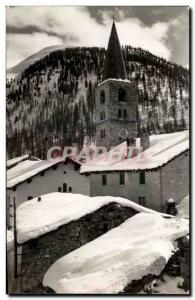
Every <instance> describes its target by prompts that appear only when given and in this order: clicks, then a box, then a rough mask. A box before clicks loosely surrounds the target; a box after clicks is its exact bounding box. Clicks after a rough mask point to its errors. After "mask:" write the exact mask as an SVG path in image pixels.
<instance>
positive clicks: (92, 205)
mask: <svg viewBox="0 0 195 300" xmlns="http://www.w3.org/2000/svg"><path fill="white" fill-rule="evenodd" d="M113 202H114V203H118V204H120V205H123V206H128V207H131V208H133V209H134V210H136V211H138V212H146V213H154V214H159V213H157V212H156V211H153V210H151V209H148V208H145V207H143V206H141V205H139V204H136V203H134V202H132V201H130V200H127V199H125V198H120V197H111V196H103V197H101V196H100V197H88V196H85V195H82V194H72V193H57V192H56V193H50V194H46V195H43V196H41V201H38V200H37V198H34V199H32V200H28V201H26V202H24V203H22V204H21V205H20V206H19V207H18V208H17V241H18V243H20V244H22V243H24V242H26V241H28V240H30V239H33V238H36V237H39V236H41V235H43V234H45V233H47V232H50V231H52V230H55V229H57V228H58V227H59V226H61V225H64V224H68V223H69V222H71V221H74V220H78V219H80V218H81V217H83V216H85V215H87V214H90V213H92V212H94V211H96V210H98V209H99V208H101V207H102V206H105V205H107V204H109V203H113Z"/></svg>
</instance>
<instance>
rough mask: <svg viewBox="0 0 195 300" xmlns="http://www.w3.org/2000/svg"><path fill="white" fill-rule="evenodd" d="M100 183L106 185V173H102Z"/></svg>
mask: <svg viewBox="0 0 195 300" xmlns="http://www.w3.org/2000/svg"><path fill="white" fill-rule="evenodd" d="M102 185H107V176H106V174H103V175H102Z"/></svg>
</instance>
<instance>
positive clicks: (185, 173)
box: [161, 151, 189, 211]
mask: <svg viewBox="0 0 195 300" xmlns="http://www.w3.org/2000/svg"><path fill="white" fill-rule="evenodd" d="M161 172H162V173H161V181H162V207H163V210H164V211H166V202H167V200H168V199H170V198H173V199H174V200H175V201H176V203H180V201H181V200H182V199H183V198H184V197H185V196H187V195H189V151H186V152H185V153H183V154H181V155H179V156H178V157H176V158H175V159H173V160H172V161H170V162H169V163H168V164H167V165H165V166H164V167H163V168H162V171H161Z"/></svg>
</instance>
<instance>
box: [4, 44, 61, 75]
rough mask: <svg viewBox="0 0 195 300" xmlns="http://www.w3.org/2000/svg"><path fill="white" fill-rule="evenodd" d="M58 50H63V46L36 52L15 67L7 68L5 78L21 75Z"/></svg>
mask: <svg viewBox="0 0 195 300" xmlns="http://www.w3.org/2000/svg"><path fill="white" fill-rule="evenodd" d="M59 49H65V45H56V46H50V47H46V48H43V49H41V50H40V51H38V52H36V53H35V54H33V55H31V56H29V57H27V58H26V59H24V60H22V61H21V62H20V63H18V64H17V65H16V66H14V67H12V68H9V69H8V70H7V74H6V75H7V78H9V75H10V74H14V75H18V74H20V73H22V72H23V71H24V70H25V69H26V68H28V67H29V66H30V65H32V64H34V63H35V62H36V61H38V60H40V59H42V58H43V57H45V56H46V55H48V54H49V53H51V52H52V51H55V50H59ZM12 77H13V76H12Z"/></svg>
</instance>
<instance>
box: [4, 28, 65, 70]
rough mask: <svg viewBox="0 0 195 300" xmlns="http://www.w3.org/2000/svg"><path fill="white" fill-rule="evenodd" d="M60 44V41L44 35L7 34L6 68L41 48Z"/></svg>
mask: <svg viewBox="0 0 195 300" xmlns="http://www.w3.org/2000/svg"><path fill="white" fill-rule="evenodd" d="M59 44H61V39H59V38H57V37H51V36H48V35H47V34H45V33H33V34H17V35H16V34H8V35H7V68H10V67H12V66H14V65H16V64H17V63H18V62H20V61H22V60H23V59H25V58H26V57H28V56H30V55H32V54H34V53H35V52H37V51H39V50H40V49H42V48H45V47H48V46H51V45H59Z"/></svg>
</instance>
